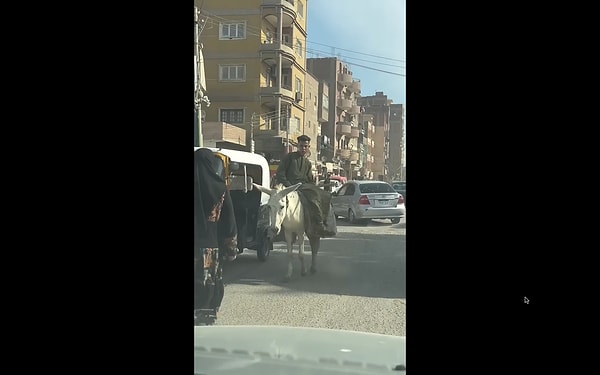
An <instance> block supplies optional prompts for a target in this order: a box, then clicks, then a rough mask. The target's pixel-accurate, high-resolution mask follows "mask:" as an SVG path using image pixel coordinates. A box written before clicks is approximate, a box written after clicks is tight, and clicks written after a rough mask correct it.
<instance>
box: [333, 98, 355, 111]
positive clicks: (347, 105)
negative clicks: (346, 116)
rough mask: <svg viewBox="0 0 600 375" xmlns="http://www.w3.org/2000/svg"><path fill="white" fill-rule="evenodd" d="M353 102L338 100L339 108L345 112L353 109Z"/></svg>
mask: <svg viewBox="0 0 600 375" xmlns="http://www.w3.org/2000/svg"><path fill="white" fill-rule="evenodd" d="M352 105H353V104H352V100H350V99H343V98H338V99H337V106H338V107H340V108H341V109H344V110H348V109H350V108H352Z"/></svg>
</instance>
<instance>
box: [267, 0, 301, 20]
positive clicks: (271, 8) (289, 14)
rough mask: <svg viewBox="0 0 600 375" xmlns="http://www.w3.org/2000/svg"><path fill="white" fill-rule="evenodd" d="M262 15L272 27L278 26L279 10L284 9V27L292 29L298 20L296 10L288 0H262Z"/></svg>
mask: <svg viewBox="0 0 600 375" xmlns="http://www.w3.org/2000/svg"><path fill="white" fill-rule="evenodd" d="M261 5H262V6H261V8H262V9H261V12H262V13H261V14H262V16H263V18H264V19H265V20H267V21H268V22H269V23H271V25H273V26H277V17H278V16H279V8H280V7H282V8H283V19H282V22H283V27H290V26H292V24H293V23H294V21H295V20H296V17H297V14H296V8H295V7H294V4H292V3H291V2H290V1H287V0H262V3H261Z"/></svg>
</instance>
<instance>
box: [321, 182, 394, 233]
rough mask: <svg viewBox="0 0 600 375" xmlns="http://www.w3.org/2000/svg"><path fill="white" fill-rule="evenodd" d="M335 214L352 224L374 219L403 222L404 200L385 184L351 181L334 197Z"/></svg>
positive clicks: (332, 200)
mask: <svg viewBox="0 0 600 375" xmlns="http://www.w3.org/2000/svg"><path fill="white" fill-rule="evenodd" d="M331 203H332V205H333V212H334V214H335V215H337V216H341V217H345V218H347V219H348V221H350V222H351V223H356V222H358V221H363V220H370V219H390V220H391V221H392V223H394V224H396V223H399V222H400V219H401V218H402V217H403V216H404V212H405V208H404V197H403V196H402V194H399V193H398V192H397V191H396V190H394V188H393V187H392V185H390V184H389V183H387V182H384V181H372V180H364V181H350V182H348V183H346V184H344V185H343V186H342V187H341V188H340V189H339V190H338V191H337V192H335V193H333V194H332V196H331Z"/></svg>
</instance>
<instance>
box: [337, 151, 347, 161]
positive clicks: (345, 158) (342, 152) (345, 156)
mask: <svg viewBox="0 0 600 375" xmlns="http://www.w3.org/2000/svg"><path fill="white" fill-rule="evenodd" d="M337 155H338V156H339V157H340V159H343V160H348V159H349V158H350V150H349V149H345V148H338V149H337Z"/></svg>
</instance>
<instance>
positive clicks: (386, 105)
mask: <svg viewBox="0 0 600 375" xmlns="http://www.w3.org/2000/svg"><path fill="white" fill-rule="evenodd" d="M358 104H359V105H360V106H361V108H362V109H363V110H364V113H368V114H372V115H373V125H374V126H375V133H374V136H373V141H374V147H373V148H372V150H371V154H372V155H373V163H372V171H373V175H374V179H375V180H381V181H390V179H391V176H390V105H391V104H392V100H391V99H388V98H387V95H384V94H383V92H382V91H378V92H376V93H375V95H371V96H365V97H361V98H359V99H358Z"/></svg>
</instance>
